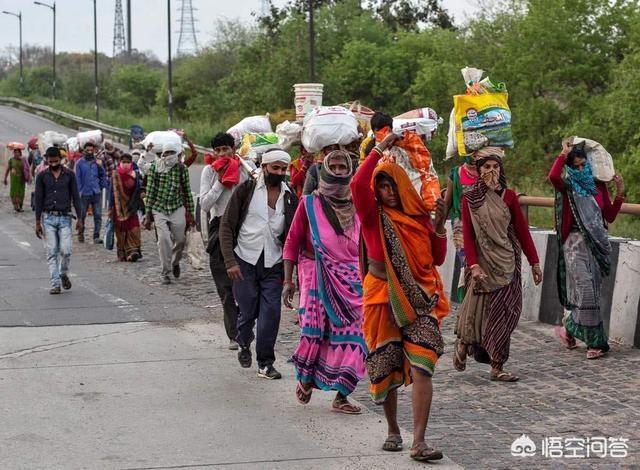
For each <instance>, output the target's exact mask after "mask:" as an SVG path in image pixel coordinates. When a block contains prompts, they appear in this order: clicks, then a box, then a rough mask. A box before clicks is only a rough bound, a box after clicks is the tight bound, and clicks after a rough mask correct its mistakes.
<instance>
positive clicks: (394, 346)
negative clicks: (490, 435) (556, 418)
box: [12, 113, 624, 461]
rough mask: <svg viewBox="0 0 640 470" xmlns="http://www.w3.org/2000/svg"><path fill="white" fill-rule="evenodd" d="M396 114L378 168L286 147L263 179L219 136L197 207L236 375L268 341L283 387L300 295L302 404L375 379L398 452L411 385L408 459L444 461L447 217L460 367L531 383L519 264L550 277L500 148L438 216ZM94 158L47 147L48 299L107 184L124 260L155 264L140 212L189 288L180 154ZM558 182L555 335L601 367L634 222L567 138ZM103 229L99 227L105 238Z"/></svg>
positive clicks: (266, 162)
mask: <svg viewBox="0 0 640 470" xmlns="http://www.w3.org/2000/svg"><path fill="white" fill-rule="evenodd" d="M389 119H390V117H389V116H387V115H384V114H382V113H376V116H374V119H372V122H375V123H378V124H377V126H378V128H377V129H375V130H376V131H378V130H380V131H382V132H380V133H377V135H378V136H382V135H386V137H384V138H379V140H377V141H376V140H375V138H374V139H372V142H371V143H370V144H369V145H368V148H367V149H366V152H365V153H366V157H365V158H364V159H359V158H358V155H356V154H355V153H354V152H353V149H354V148H357V143H355V144H354V145H351V146H349V147H347V148H345V147H341V146H337V145H335V146H334V145H332V146H328V147H325V148H324V149H322V151H320V152H319V153H318V155H317V157H316V158H314V157H313V156H312V155H310V154H308V152H304V153H303V157H302V158H301V160H299V161H298V162H294V163H293V164H292V163H291V157H290V155H289V153H287V152H286V151H284V150H280V149H272V150H269V151H267V152H265V153H264V154H263V155H262V157H261V161H260V162H259V168H254V166H253V165H252V164H251V163H248V162H246V161H243V160H242V159H241V158H240V157H239V156H238V155H237V154H236V142H235V139H234V137H233V136H232V135H229V134H227V133H219V134H217V135H216V136H215V137H214V138H213V139H212V141H211V147H212V149H213V157H212V158H211V159H210V161H209V162H208V163H207V164H206V165H205V167H204V169H203V171H202V175H201V180H200V193H199V203H200V208H201V210H202V211H203V213H204V214H206V215H205V217H204V222H205V223H206V225H207V230H206V233H207V240H206V251H207V252H208V254H209V258H210V268H211V275H212V277H213V281H214V283H215V286H216V290H217V293H218V295H219V297H220V300H221V303H222V308H223V313H224V326H225V330H226V334H227V336H228V339H229V349H231V350H235V351H238V352H237V355H238V361H239V364H240V366H241V367H243V368H249V367H251V366H252V363H253V354H252V348H251V346H252V343H253V342H254V341H255V343H256V344H255V355H256V362H257V369H258V376H259V377H262V378H266V379H279V378H281V374H280V372H279V371H278V370H277V369H276V368H275V361H276V355H275V343H276V339H277V336H278V330H279V325H280V315H281V303H282V302H284V304H285V306H286V307H288V308H292V307H294V304H295V292H296V291H299V297H298V305H299V310H298V322H299V327H300V340H299V343H298V345H297V347H296V350H295V352H294V354H293V356H292V357H291V361H292V362H293V364H294V366H295V370H296V379H297V384H296V389H295V397H296V399H297V400H298V401H299V402H300V403H301V404H307V403H309V402H310V400H311V399H312V395H313V393H314V391H316V390H318V391H332V392H334V393H335V398H334V400H333V402H332V410H334V411H336V412H340V413H345V414H358V413H360V412H361V409H360V407H359V406H357V405H356V404H355V403H353V402H351V401H350V400H349V396H350V395H351V393H352V392H353V391H354V390H355V388H356V386H357V384H358V382H359V381H360V380H362V379H363V378H364V377H365V375H368V377H369V382H370V384H369V390H370V394H371V397H372V399H373V401H374V402H375V403H378V404H381V405H383V407H384V412H385V416H386V419H387V424H388V435H387V437H386V440H385V441H384V444H383V449H384V450H387V451H399V450H401V449H402V448H403V440H402V437H401V434H400V428H399V426H398V422H397V408H398V395H397V390H398V388H399V387H401V386H402V385H404V386H408V385H410V384H413V389H412V405H413V419H414V431H413V441H412V444H411V450H410V456H411V458H413V459H415V460H420V461H425V460H437V459H440V458H442V452H440V451H439V450H438V449H434V448H432V447H430V446H428V445H427V444H426V443H425V432H426V427H427V422H428V418H429V412H430V408H431V403H432V396H433V385H432V376H433V374H434V370H435V366H436V363H437V361H438V360H439V358H440V357H441V355H442V354H443V352H444V340H443V337H442V322H443V319H444V318H445V317H446V316H447V315H448V314H449V312H450V310H451V305H450V302H449V299H448V298H447V296H446V294H445V288H444V284H443V281H442V279H441V277H440V274H439V272H438V266H441V265H442V264H443V263H444V261H445V258H446V256H447V238H448V234H447V228H446V220H447V219H448V218H450V219H451V225H452V230H453V233H452V238H453V241H454V245H455V248H456V253H455V256H456V257H457V259H458V262H459V263H461V265H462V266H463V267H464V271H463V272H464V274H463V282H461V284H460V286H459V289H458V290H457V291H456V292H453V293H452V295H454V296H455V298H456V300H457V301H458V302H460V306H459V309H458V314H457V319H456V322H455V327H454V332H455V335H456V337H457V339H456V341H455V345H454V354H453V365H454V367H455V369H456V370H458V371H464V370H465V368H466V361H467V358H468V357H469V356H471V357H473V358H474V359H475V360H476V361H478V362H480V363H485V364H488V365H490V375H489V377H490V379H491V380H493V381H498V382H515V381H517V380H518V379H519V378H518V377H517V376H516V375H515V374H513V373H511V372H509V371H507V370H505V364H506V362H507V361H508V359H509V349H510V338H511V335H512V333H513V331H514V330H515V328H516V326H517V324H518V320H519V317H520V313H521V310H522V261H523V260H522V254H523V253H524V256H525V258H526V260H527V262H528V263H529V265H530V269H531V273H532V277H533V280H534V282H535V284H536V285H537V284H540V282H542V277H543V274H542V271H541V269H540V265H539V259H538V254H537V252H536V247H535V245H534V243H533V240H532V237H531V234H530V232H529V227H528V224H527V221H526V219H525V217H524V216H523V213H522V210H521V208H520V205H519V203H518V198H517V196H516V193H515V192H514V191H513V190H512V189H510V188H509V187H508V184H507V177H506V174H505V171H504V165H503V159H504V156H505V155H504V150H503V149H501V148H497V147H484V148H482V149H480V150H477V151H476V152H474V153H473V154H472V155H471V156H469V157H467V158H466V160H465V162H464V163H463V164H462V165H460V166H459V167H456V168H454V169H453V170H452V171H451V173H450V176H449V181H448V184H447V190H446V192H445V194H444V199H438V200H437V201H436V203H435V210H433V208H430V207H428V205H427V204H426V203H425V201H423V199H422V197H421V196H420V194H419V193H418V192H417V191H416V190H415V188H414V186H413V184H412V181H411V179H410V177H409V175H408V173H407V172H406V171H405V169H404V168H402V167H401V166H400V165H398V164H397V163H395V162H394V161H393V160H392V159H389V158H388V155H389V149H391V148H392V147H394V146H398V147H400V148H403V147H407V146H410V145H412V146H415V145H416V143H415V138H416V136H415V135H412V134H405V135H395V134H393V133H391V131H390V129H389V128H388V125H386V123H388V121H389ZM84 150H85V153H84V156H83V160H81V161H79V162H78V163H77V164H76V174H75V175H74V174H73V172H72V171H71V170H68V169H64V168H61V167H60V164H59V159H60V155H59V151H58V150H57V149H56V148H50V149H47V151H46V154H45V158H46V161H47V168H46V169H45V170H44V171H42V172H41V173H39V174H38V175H37V177H36V183H35V185H36V191H35V194H36V196H35V206H36V234H37V235H38V236H39V237H42V236H43V234H44V236H45V238H46V240H47V246H48V259H49V266H50V270H51V282H52V293H53V290H55V289H56V288H57V291H58V292H60V285H62V287H63V288H69V287H70V282H69V278H68V275H67V273H68V261H69V256H70V253H71V248H70V245H71V207H72V206H73V207H74V208H75V211H76V214H78V216H79V217H78V227H77V228H78V233H79V235H80V234H82V233H83V229H84V216H85V215H86V208H87V207H89V206H91V205H93V209H94V217H96V212H98V214H99V210H100V209H99V207H100V204H98V200H97V196H96V195H97V194H99V192H100V189H101V188H104V187H108V188H109V189H110V195H111V196H110V200H111V203H110V205H109V207H110V217H111V219H112V220H113V221H114V226H115V230H116V237H117V239H118V257H119V258H120V259H122V260H127V261H135V260H136V259H138V258H139V256H140V255H141V252H140V225H141V224H140V219H139V213H144V214H145V216H144V220H143V222H142V226H144V227H145V228H151V225H152V223H155V227H156V230H157V233H158V249H159V253H160V258H161V281H162V283H164V284H169V283H171V278H170V275H171V274H172V275H173V276H174V277H175V278H177V277H179V276H180V259H181V256H182V251H183V249H184V241H185V232H186V230H187V228H188V227H190V226H192V225H193V224H195V220H194V207H193V206H194V202H193V198H192V196H191V193H190V189H189V188H190V186H189V174H188V171H187V169H186V166H187V165H186V164H185V163H183V161H182V155H183V154H182V149H181V148H172V147H170V146H169V147H168V148H163V149H161V150H160V149H147V151H146V152H144V153H143V155H142V156H141V157H140V160H138V165H136V163H135V162H133V161H132V157H131V155H129V154H124V155H121V156H119V158H117V159H115V160H116V161H115V162H114V165H113V168H112V169H111V171H110V172H109V171H106V172H105V171H103V170H104V165H101V164H98V163H95V162H94V160H95V157H93V151H92V150H94V149H92V148H91V146H86V147H85V149H84ZM153 151H155V152H158V154H157V155H153V154H152V153H153ZM16 166H17V164H16ZM289 171H290V174H291V176H292V179H291V183H292V185H291V186H290V185H289V184H288V183H287V182H286V175H287V173H288V172H289ZM549 180H550V181H551V183H552V184H553V186H554V188H555V190H556V225H557V231H558V236H557V238H558V247H559V250H560V251H559V255H560V256H559V263H558V264H559V265H558V288H559V293H560V299H561V301H562V304H563V305H564V306H565V308H566V309H567V310H568V312H569V313H568V314H567V315H566V317H565V318H564V320H563V326H561V327H558V328H557V329H556V334H557V335H558V337H559V338H560V340H561V341H562V343H563V344H564V346H566V347H567V348H568V349H573V348H575V347H576V339H577V340H580V341H583V342H584V343H586V345H587V358H589V359H596V358H598V357H601V356H602V355H604V354H605V353H606V352H607V351H608V350H609V345H608V343H607V337H606V333H605V331H604V328H603V324H602V316H601V314H600V285H601V282H602V278H603V277H604V276H606V275H607V274H608V273H609V269H610V264H609V263H610V261H609V255H610V253H611V246H610V244H609V241H608V237H607V225H606V224H607V223H611V222H613V221H614V220H615V218H616V215H617V213H618V212H619V210H620V207H621V204H622V202H623V200H624V183H623V180H622V178H621V177H620V176H619V175H617V176H616V177H615V184H616V191H617V194H616V196H615V198H614V200H613V201H612V200H611V198H610V196H609V193H608V190H607V187H606V185H604V184H603V183H599V182H596V181H595V180H594V178H593V175H592V173H591V168H590V166H589V162H588V159H587V155H586V154H585V152H584V150H582V149H580V148H574V147H571V146H570V145H568V144H567V143H564V144H563V149H562V152H561V154H560V155H559V156H558V158H557V159H556V161H555V163H554V165H553V167H552V169H551V171H550V173H549ZM12 184H13V179H12ZM12 195H13V193H12ZM12 197H13V196H12ZM96 206H97V210H96ZM43 224H44V229H43ZM99 233H100V221H99V220H96V221H95V222H94V234H93V236H94V240H99ZM59 256H60V259H58V257H59Z"/></svg>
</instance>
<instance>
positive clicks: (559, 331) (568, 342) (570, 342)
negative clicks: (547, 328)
mask: <svg viewBox="0 0 640 470" xmlns="http://www.w3.org/2000/svg"><path fill="white" fill-rule="evenodd" d="M553 332H554V333H555V334H556V336H557V337H558V339H559V340H560V342H561V343H562V345H563V346H564V347H565V348H567V349H575V348H577V347H578V345H577V344H576V340H575V338H571V337H570V336H569V335H568V334H567V330H566V329H565V328H564V327H562V326H556V327H555V328H554V329H553Z"/></svg>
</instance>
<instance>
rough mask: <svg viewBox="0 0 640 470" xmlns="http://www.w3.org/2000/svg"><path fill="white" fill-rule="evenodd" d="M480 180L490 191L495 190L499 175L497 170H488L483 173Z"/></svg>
mask: <svg viewBox="0 0 640 470" xmlns="http://www.w3.org/2000/svg"><path fill="white" fill-rule="evenodd" d="M481 178H482V181H484V183H485V184H486V185H487V186H488V187H489V188H490V189H496V188H497V187H498V186H499V183H500V173H499V171H498V170H489V171H487V172H485V173H483V174H482V176H481Z"/></svg>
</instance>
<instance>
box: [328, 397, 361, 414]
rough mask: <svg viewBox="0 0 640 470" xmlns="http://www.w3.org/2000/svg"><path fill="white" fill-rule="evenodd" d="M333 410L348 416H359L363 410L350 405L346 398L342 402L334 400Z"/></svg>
mask: <svg viewBox="0 0 640 470" xmlns="http://www.w3.org/2000/svg"><path fill="white" fill-rule="evenodd" d="M331 410H332V411H335V412H337V413H344V414H346V415H359V414H360V413H362V409H361V408H360V407H359V406H356V405H354V404H353V403H349V400H347V399H346V398H345V399H344V400H340V401H337V400H333V404H332V405H331Z"/></svg>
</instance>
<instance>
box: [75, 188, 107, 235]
mask: <svg viewBox="0 0 640 470" xmlns="http://www.w3.org/2000/svg"><path fill="white" fill-rule="evenodd" d="M89 206H92V208H93V239H94V240H95V239H96V238H100V228H101V227H102V193H98V194H92V195H91V196H82V214H80V220H82V225H83V226H84V219H85V218H86V217H87V209H88V208H89ZM82 233H84V228H83V229H82Z"/></svg>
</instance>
